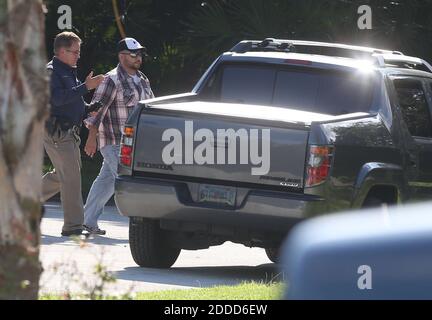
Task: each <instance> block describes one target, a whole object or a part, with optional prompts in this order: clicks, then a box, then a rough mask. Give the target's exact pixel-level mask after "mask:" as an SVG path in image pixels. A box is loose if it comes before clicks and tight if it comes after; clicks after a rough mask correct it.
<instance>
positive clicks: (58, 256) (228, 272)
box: [41, 203, 281, 294]
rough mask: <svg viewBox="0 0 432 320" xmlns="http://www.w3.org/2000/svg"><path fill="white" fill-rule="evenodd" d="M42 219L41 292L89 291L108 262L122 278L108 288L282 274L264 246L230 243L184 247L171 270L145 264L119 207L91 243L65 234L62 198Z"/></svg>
mask: <svg viewBox="0 0 432 320" xmlns="http://www.w3.org/2000/svg"><path fill="white" fill-rule="evenodd" d="M46 209H47V210H46V215H45V217H44V219H43V221H42V226H41V228H42V247H41V260H42V265H43V267H44V269H45V271H44V273H43V274H42V278H41V292H55V293H62V292H65V291H69V292H88V290H89V289H88V288H86V286H88V287H94V284H95V282H96V281H97V279H98V277H96V276H95V275H94V274H93V270H94V268H95V266H96V265H97V263H98V262H102V264H103V265H104V266H106V267H107V270H108V271H110V272H113V273H114V274H115V276H116V278H117V281H116V282H115V283H113V284H111V285H109V286H108V288H107V290H106V291H105V292H106V293H110V294H121V293H126V292H138V291H157V290H167V289H188V288H196V287H209V286H214V285H223V284H237V283H241V282H243V281H250V280H254V281H268V280H273V279H280V278H281V276H280V273H279V270H278V268H277V265H275V264H273V263H271V262H270V260H268V258H267V256H266V254H265V252H264V250H263V249H260V248H247V247H244V246H243V245H238V244H234V243H231V242H227V243H225V244H223V245H222V246H217V247H211V248H210V249H206V250H195V251H192V250H183V251H182V253H181V254H180V256H179V258H178V260H177V261H176V263H175V264H174V266H173V267H172V268H171V269H167V270H159V269H150V268H140V267H138V266H137V265H136V264H135V262H134V261H133V259H132V257H131V255H130V251H129V243H128V219H127V218H125V217H123V216H121V215H119V214H118V212H117V210H116V208H115V207H108V208H107V209H106V210H105V213H104V214H103V215H102V216H101V221H100V227H101V228H102V229H106V230H107V235H106V236H95V237H94V238H90V239H89V240H88V241H86V242H85V243H80V242H79V241H78V242H77V241H73V240H71V239H70V238H68V237H62V236H61V235H60V232H61V227H62V223H63V215H62V210H61V207H60V205H59V204H58V203H50V204H47V205H46Z"/></svg>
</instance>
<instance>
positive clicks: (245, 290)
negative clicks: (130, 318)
mask: <svg viewBox="0 0 432 320" xmlns="http://www.w3.org/2000/svg"><path fill="white" fill-rule="evenodd" d="M283 288H284V287H283V284H282V283H272V284H261V283H257V282H248V283H244V284H240V285H237V286H217V287H210V288H200V289H187V290H166V291H158V292H142V293H139V294H137V296H136V297H135V299H137V300H277V299H280V298H281V297H282V292H283Z"/></svg>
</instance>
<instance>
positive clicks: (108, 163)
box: [84, 145, 120, 228]
mask: <svg viewBox="0 0 432 320" xmlns="http://www.w3.org/2000/svg"><path fill="white" fill-rule="evenodd" d="M119 152H120V146H118V145H106V146H104V147H103V148H102V149H101V150H100V153H101V154H102V156H103V158H104V160H103V163H102V168H101V169H100V172H99V175H98V176H97V177H96V179H95V181H93V184H92V186H91V188H90V192H89V194H88V196H87V201H86V204H85V205H84V224H85V225H86V226H87V227H91V228H95V227H98V218H99V217H100V215H101V214H102V213H103V209H104V207H105V205H106V203H107V202H108V200H109V199H110V198H111V197H112V195H113V194H114V183H115V178H116V177H117V166H118V164H119Z"/></svg>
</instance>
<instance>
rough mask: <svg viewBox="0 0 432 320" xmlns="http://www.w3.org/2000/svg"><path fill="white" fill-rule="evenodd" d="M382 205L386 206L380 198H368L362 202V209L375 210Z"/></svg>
mask: <svg viewBox="0 0 432 320" xmlns="http://www.w3.org/2000/svg"><path fill="white" fill-rule="evenodd" d="M383 204H386V202H385V201H383V200H381V199H380V198H378V197H375V196H368V197H367V198H366V200H365V201H364V202H363V205H362V208H376V207H381V206H382V205H383Z"/></svg>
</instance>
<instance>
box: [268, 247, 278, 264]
mask: <svg viewBox="0 0 432 320" xmlns="http://www.w3.org/2000/svg"><path fill="white" fill-rule="evenodd" d="M265 253H266V255H267V258H269V259H270V261H271V262H274V263H278V262H279V248H266V249H265Z"/></svg>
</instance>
